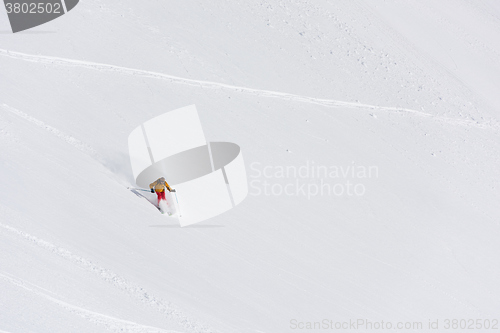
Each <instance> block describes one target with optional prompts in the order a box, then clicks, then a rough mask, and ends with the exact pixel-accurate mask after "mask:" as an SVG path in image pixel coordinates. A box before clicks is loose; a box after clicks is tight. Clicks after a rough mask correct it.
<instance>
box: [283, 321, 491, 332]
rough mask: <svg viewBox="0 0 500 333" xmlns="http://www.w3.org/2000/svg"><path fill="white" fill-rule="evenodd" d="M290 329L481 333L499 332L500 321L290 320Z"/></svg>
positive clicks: (309, 330)
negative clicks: (477, 332)
mask: <svg viewBox="0 0 500 333" xmlns="http://www.w3.org/2000/svg"><path fill="white" fill-rule="evenodd" d="M289 328H290V329H292V330H297V331H308V332H311V331H320V330H324V331H349V330H350V331H370V332H371V331H385V330H386V331H395V330H398V331H403V330H409V331H421V330H424V331H426V332H428V331H437V332H439V331H442V330H445V331H447V332H448V331H450V332H463V331H464V330H467V331H475V330H480V331H481V332H489V331H490V330H492V331H498V330H499V329H500V326H499V320H498V319H495V318H461V319H457V318H455V319H451V318H444V319H428V320H413V321H408V320H406V321H395V320H369V319H362V318H359V319H349V320H333V319H322V320H314V321H309V320H299V319H290V321H289Z"/></svg>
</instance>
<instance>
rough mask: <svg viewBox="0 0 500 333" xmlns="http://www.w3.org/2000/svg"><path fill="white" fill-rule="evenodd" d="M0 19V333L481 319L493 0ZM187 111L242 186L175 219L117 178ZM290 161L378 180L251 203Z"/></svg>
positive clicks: (135, 6)
mask: <svg viewBox="0 0 500 333" xmlns="http://www.w3.org/2000/svg"><path fill="white" fill-rule="evenodd" d="M6 19H7V18H6V14H5V12H4V11H3V9H1V10H0V30H1V31H0V151H1V154H0V175H1V177H0V247H1V251H0V286H1V287H0V309H1V311H0V332H3V331H5V332H109V331H111V332H265V333H269V332H290V331H297V330H299V331H300V329H294V327H293V323H298V322H303V323H306V322H315V321H321V320H322V319H329V320H333V321H338V322H344V321H346V322H349V321H350V320H353V321H356V320H357V319H364V320H370V321H372V322H380V321H382V320H383V321H384V322H391V323H394V325H396V323H397V322H403V323H404V322H412V323H413V322H422V323H423V325H424V327H423V329H414V331H426V330H427V329H426V328H427V326H426V325H427V323H428V321H429V320H436V319H439V321H440V325H441V328H443V327H444V326H443V325H444V320H445V319H447V318H448V319H474V320H475V319H478V318H479V319H490V320H491V319H495V318H496V319H499V318H498V316H499V312H498V309H500V301H499V299H500V298H499V296H500V287H499V285H498V283H497V277H498V276H499V274H500V268H499V264H498V256H499V255H500V246H499V245H498V236H499V229H500V224H499V222H500V207H499V205H498V202H499V199H500V195H499V187H500V184H499V181H500V177H499V175H498V170H499V169H500V158H499V151H500V150H499V144H500V133H499V123H498V118H499V107H500V101H499V100H498V93H497V91H498V90H499V86H500V84H499V82H498V80H499V78H500V75H499V74H500V73H499V71H500V60H499V59H500V57H498V55H499V53H500V42H499V40H500V38H498V37H500V20H499V19H500V7H499V5H498V2H496V1H494V0H491V1H480V2H470V1H465V0H459V1H451V0H442V1H439V2H436V1H405V2H402V1H384V2H381V1H369V0H365V1H335V2H312V1H301V2H288V1H287V2H274V1H269V2H268V1H263V2H258V3H257V2H255V3H254V2H236V1H220V2H217V3H216V4H212V5H209V4H208V3H206V2H201V1H177V2H168V3H167V2H156V1H149V2H147V1H146V2H144V1H141V2H137V1H130V0H129V1H106V2H104V1H99V0H88V1H84V2H81V3H80V4H79V5H78V7H76V8H75V9H74V10H72V11H71V12H70V13H69V14H68V15H65V16H63V17H61V18H59V19H57V20H54V21H52V22H50V23H48V24H46V25H43V26H40V27H38V28H36V29H33V30H30V31H26V32H23V33H18V34H10V33H8V30H9V26H8V23H7V21H6ZM190 104H196V105H197V107H198V110H199V114H200V118H201V121H202V123H203V127H204V130H205V135H206V137H207V139H208V140H209V141H229V142H235V143H237V144H238V145H240V146H241V147H242V151H243V157H244V159H245V162H246V165H247V172H248V176H249V182H250V184H251V189H250V195H249V197H248V198H247V199H246V200H245V201H244V202H243V203H242V204H241V205H239V206H238V207H237V208H235V209H233V210H231V211H229V212H227V213H225V214H223V215H221V216H218V217H215V218H213V219H210V220H208V221H206V222H203V223H201V224H198V225H194V226H192V227H187V228H180V227H179V226H178V225H177V224H176V223H175V221H171V220H169V219H168V218H166V217H165V216H162V215H161V214H159V213H158V211H157V210H156V208H155V207H154V206H152V205H151V204H150V203H148V202H147V201H146V200H144V199H143V198H140V197H138V196H136V195H135V194H134V193H132V192H130V191H129V190H127V188H126V187H127V186H130V185H134V184H133V179H132V173H131V169H130V163H129V161H128V153H127V137H128V134H129V133H130V131H131V130H132V129H134V128H135V127H136V126H137V125H138V124H140V123H142V122H144V121H145V120H148V119H150V118H152V117H154V116H156V115H159V114H162V113H164V112H167V111H169V110H173V109H175V108H178V107H182V106H185V105H190ZM165 136H166V139H168V133H165ZM306 165H316V166H328V167H332V166H333V167H337V168H338V169H339V170H344V171H345V170H347V168H350V169H349V170H360V169H363V168H369V167H374V168H375V169H374V170H377V172H376V173H374V174H373V175H372V177H366V178H363V177H359V175H358V174H355V175H353V174H351V173H350V172H347V175H346V176H345V177H344V176H340V177H339V178H335V179H332V178H329V179H324V181H326V182H328V183H329V184H335V183H337V182H338V183H341V184H345V183H346V182H347V181H349V182H351V183H353V184H360V185H362V188H364V189H365V192H364V195H348V194H347V193H344V194H343V195H338V196H337V195H326V194H324V195H319V194H317V195H311V196H310V197H309V198H308V196H307V195H304V194H303V193H302V192H301V191H298V192H293V193H292V195H286V194H284V193H282V194H280V195H265V194H264V190H265V187H264V186H265V185H264V181H266V182H268V183H269V184H271V185H273V186H274V188H275V189H279V188H283V187H285V186H287V185H288V184H295V182H299V183H300V184H299V185H304V186H305V188H308V186H312V187H310V188H311V189H312V190H314V186H313V185H318V184H321V183H320V182H321V179H320V178H318V177H312V176H311V175H310V177H304V178H300V177H299V178H297V177H293V175H290V177H280V174H277V173H276V172H278V171H279V170H280V167H284V168H286V167H289V169H291V170H293V169H299V168H300V167H304V166H306ZM265 167H267V169H266V170H267V171H266V172H267V173H266V175H268V174H269V171H273V175H272V176H271V177H269V178H266V177H265V176H264V175H263V174H262V173H263V172H264V168H265ZM353 167H356V169H353ZM340 172H342V171H340ZM259 174H260V175H259ZM291 188H293V186H292V187H291ZM259 191H260V192H261V193H260V194H258V192H259ZM309 194H311V192H310V193H309ZM294 320H295V321H294ZM368 331H369V330H368ZM395 331H401V330H398V329H395ZM476 331H487V330H481V329H478V330H476Z"/></svg>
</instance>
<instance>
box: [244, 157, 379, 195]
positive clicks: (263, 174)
mask: <svg viewBox="0 0 500 333" xmlns="http://www.w3.org/2000/svg"><path fill="white" fill-rule="evenodd" d="M250 169H251V173H250V178H251V180H250V195H254V196H258V195H265V196H281V195H285V196H304V197H307V199H311V198H313V197H317V196H335V197H341V196H349V197H354V196H357V197H360V196H363V195H365V194H366V191H367V188H366V182H367V180H369V179H373V178H378V177H379V169H378V167H377V166H375V165H370V166H365V165H358V164H355V163H354V162H352V163H351V164H348V165H323V164H318V163H316V162H314V161H306V162H305V163H303V164H302V165H299V166H297V165H285V166H284V165H264V164H262V163H260V162H253V163H252V164H251V165H250Z"/></svg>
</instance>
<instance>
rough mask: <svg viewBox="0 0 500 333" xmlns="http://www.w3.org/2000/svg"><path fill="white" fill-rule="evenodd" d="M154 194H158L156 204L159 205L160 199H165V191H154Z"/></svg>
mask: <svg viewBox="0 0 500 333" xmlns="http://www.w3.org/2000/svg"><path fill="white" fill-rule="evenodd" d="M156 195H157V196H158V206H159V205H160V201H161V200H167V198H165V191H162V192H158V191H156Z"/></svg>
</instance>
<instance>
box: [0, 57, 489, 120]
mask: <svg viewBox="0 0 500 333" xmlns="http://www.w3.org/2000/svg"><path fill="white" fill-rule="evenodd" d="M0 56H4V57H10V58H13V59H19V60H24V61H29V62H36V63H41V64H47V65H60V66H76V67H82V68H87V69H91V70H97V71H109V72H117V73H120V74H124V75H133V76H140V77H146V78H151V79H158V80H165V81H169V82H172V83H177V84H183V85H189V86H195V87H199V88H209V89H226V90H232V91H236V92H241V93H247V94H252V95H256V96H259V97H273V98H280V99H283V100H287V101H294V102H302V103H309V104H316V105H321V106H325V107H329V108H339V107H346V108H354V109H371V110H379V111H388V112H405V113H411V114H415V115H418V116H421V117H427V118H432V119H435V120H440V121H443V122H445V123H449V124H455V125H464V126H467V125H469V126H475V127H479V128H487V127H492V126H494V125H491V124H488V123H479V122H477V121H473V120H467V119H453V118H448V117H443V116H436V115H432V114H429V113H425V112H421V111H417V110H412V109H407V108H400V107H385V106H378V105H369V104H362V103H354V102H343V101H338V100H333V99H323V98H315V97H310V96H302V95H295V94H289V93H283V92H277V91H271V90H263V89H254V88H247V87H240V86H234V85H230V84H225V83H219V82H212V81H204V80H195V79H188V78H182V77H178V76H174V75H168V74H163V73H158V72H152V71H146V70H141V69H134V68H128V67H122V66H115V65H109V64H102V63H96V62H90V61H82V60H74V59H67V58H60V57H53V56H44V55H31V54H26V53H22V52H15V51H9V50H5V49H0ZM494 127H497V126H494Z"/></svg>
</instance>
